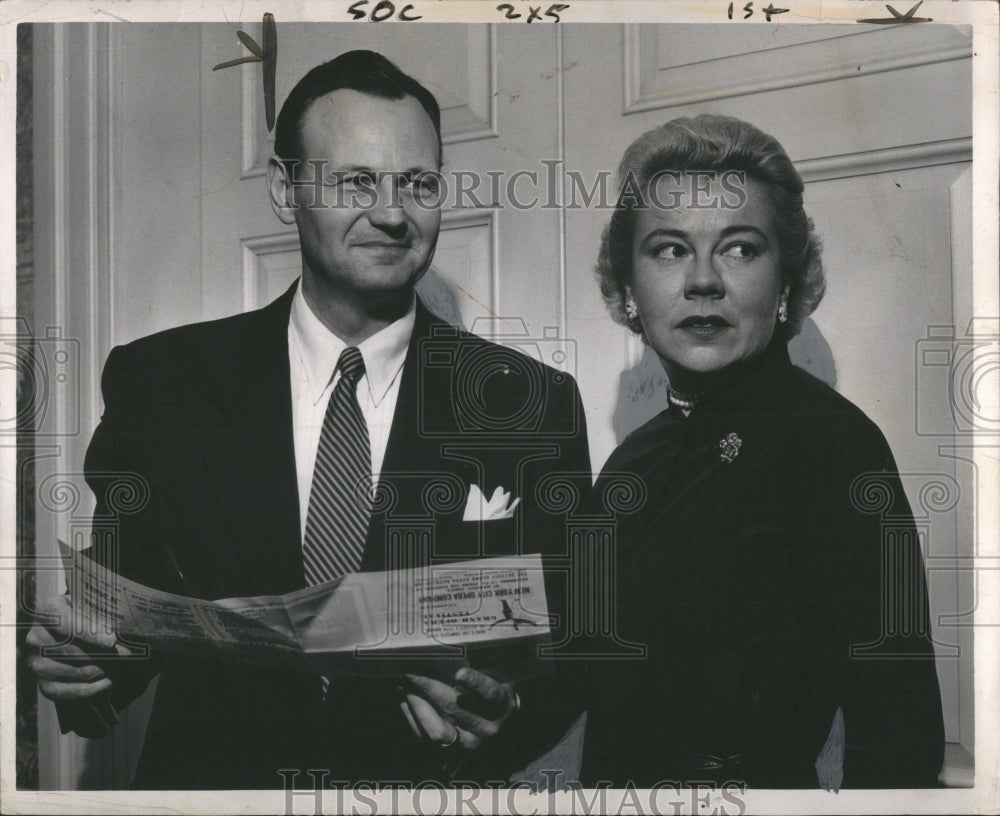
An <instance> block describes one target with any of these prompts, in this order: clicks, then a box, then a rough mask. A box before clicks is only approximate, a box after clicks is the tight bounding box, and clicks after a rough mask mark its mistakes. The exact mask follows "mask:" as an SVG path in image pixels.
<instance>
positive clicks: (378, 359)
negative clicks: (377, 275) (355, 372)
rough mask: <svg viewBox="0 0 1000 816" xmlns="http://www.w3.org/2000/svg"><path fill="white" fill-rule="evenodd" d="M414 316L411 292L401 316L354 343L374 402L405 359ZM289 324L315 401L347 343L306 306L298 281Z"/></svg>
mask: <svg viewBox="0 0 1000 816" xmlns="http://www.w3.org/2000/svg"><path fill="white" fill-rule="evenodd" d="M416 317H417V296H416V295H415V294H414V296H413V300H412V301H411V302H410V308H409V309H408V310H407V312H406V314H405V315H403V316H402V317H401V318H399V320H397V321H395V322H394V323H390V324H389V325H388V326H386V327H385V328H384V329H382V330H381V331H379V332H377V333H376V334H373V335H372V336H371V337H369V338H368V339H367V340H364V341H363V342H361V343H360V344H359V345H358V350H359V351H360V352H361V356H362V358H364V361H365V377H366V378H367V380H368V389H369V393H370V395H371V400H372V403H373V404H374V405H378V404H379V403H381V402H382V400H383V399H384V398H385V395H386V393H387V392H388V390H389V387H390V386H391V385H392V383H393V381H394V380H395V379H396V376H397V375H398V374H399V371H400V369H402V367H403V363H404V362H405V361H406V349H407V348H408V346H409V344H410V337H411V335H412V334H413V326H414V323H415V322H416ZM290 323H291V328H292V332H291V334H292V337H293V338H294V341H295V345H296V347H297V350H298V353H299V358H300V359H301V361H302V366H303V369H304V370H305V372H306V377H307V378H308V380H309V399H310V401H311V402H312V403H313V404H316V403H317V402H319V400H320V399H322V397H323V394H324V392H325V391H326V389H327V387H328V386H329V385H330V382H331V380H332V379H333V373H334V370H335V369H336V367H337V360H338V359H340V353H341V352H342V351H343V350H344V349H345V348H347V344H346V343H345V342H344V341H343V340H341V339H340V338H339V337H337V335H335V334H334V333H333V332H332V331H330V330H329V329H328V328H327V327H326V326H324V325H323V322H322V321H321V320H320V319H319V318H318V317H317V316H316V315H315V314H314V313H313V311H312V309H310V308H309V304H308V303H306V299H305V296H304V295H303V294H302V281H301V280H300V281H299V285H298V288H297V289H296V290H295V296H294V297H293V299H292V311H291V317H290Z"/></svg>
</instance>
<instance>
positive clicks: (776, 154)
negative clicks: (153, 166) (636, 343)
mask: <svg viewBox="0 0 1000 816" xmlns="http://www.w3.org/2000/svg"><path fill="white" fill-rule="evenodd" d="M693 170H717V171H725V170H736V171H743V172H745V173H746V176H747V178H752V179H756V180H757V181H759V182H760V183H761V184H763V185H764V188H765V189H766V190H767V195H768V201H769V204H770V209H771V214H772V216H773V218H774V227H775V231H776V232H777V234H778V243H779V245H780V247H779V248H780V251H781V279H782V283H785V284H788V286H789V293H788V322H787V323H779V324H778V325H777V327H776V334H777V335H778V336H780V337H782V338H783V339H784V340H786V341H787V340H790V339H791V338H792V337H794V336H795V335H796V334H798V332H799V330H800V329H801V328H802V323H803V321H804V320H805V319H806V318H807V317H808V316H809V315H810V314H812V312H813V310H814V309H815V308H816V306H817V305H819V302H820V300H821V299H822V297H823V292H824V290H825V288H826V283H825V276H824V274H823V264H822V261H821V259H820V255H821V251H822V249H821V245H820V241H819V238H818V237H817V236H816V233H815V231H814V230H813V223H812V219H810V218H809V217H808V216H807V215H806V213H805V210H804V209H803V206H802V193H803V190H804V189H805V187H804V185H803V183H802V177H801V176H800V175H799V173H798V171H797V170H796V169H795V167H794V165H793V164H792V161H791V159H789V158H788V154H787V153H786V152H785V149H784V148H783V147H782V146H781V144H780V143H779V142H778V140H777V139H775V138H774V137H773V136H769V135H768V134H766V133H764V132H763V131H761V130H759V129H758V128H756V127H754V126H753V125H751V124H749V123H748V122H744V121H742V120H740V119H734V118H733V117H731V116H712V115H709V114H703V115H701V116H696V117H694V118H690V119H689V118H681V119H674V120H672V121H670V122H667V123H666V124H664V125H660V127H658V128H654V129H653V130H650V131H648V132H646V133H644V134H643V135H642V136H640V137H639V138H638V139H636V140H635V141H634V142H633V143H632V144H631V145H629V147H628V149H627V150H626V151H625V155H624V156H623V157H622V162H621V166H620V167H619V169H618V175H619V179H620V183H621V185H622V194H621V196H620V197H619V200H618V204H617V206H616V207H615V210H614V212H613V213H612V216H611V223H610V224H608V226H607V227H606V228H605V230H604V235H603V236H602V240H601V248H600V253H599V255H598V259H597V268H596V270H595V272H596V275H597V278H598V281H599V283H600V285H601V294H602V295H604V301H605V303H606V304H607V307H608V311H609V312H610V313H611V317H612V318H613V319H614V320H615V321H616V322H617V323H621V324H623V325H625V326H628V327H629V328H630V329H631V330H632V331H634V332H635V333H636V334H639V335H640V336H642V337H643V339H645V335H644V334H643V331H642V323H641V321H640V319H639V318H638V317H632V318H630V317H629V316H628V315H627V314H626V312H625V286H626V285H627V284H630V283H631V282H632V243H633V240H634V238H635V220H636V218H635V215H636V211H637V209H638V208H639V207H641V206H644V205H645V202H644V201H637V200H636V196H635V195H631V196H630V195H627V194H626V191H627V190H633V191H636V192H639V194H640V196H642V195H644V194H645V190H646V189H647V186H648V185H649V183H650V181H651V179H653V178H654V177H655V176H656V175H657V174H658V173H663V172H666V171H679V172H684V171H693Z"/></svg>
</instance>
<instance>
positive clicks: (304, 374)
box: [288, 281, 417, 540]
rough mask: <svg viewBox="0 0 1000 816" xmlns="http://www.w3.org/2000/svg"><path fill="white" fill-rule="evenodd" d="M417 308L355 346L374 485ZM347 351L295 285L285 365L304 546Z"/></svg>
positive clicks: (387, 435)
mask: <svg viewBox="0 0 1000 816" xmlns="http://www.w3.org/2000/svg"><path fill="white" fill-rule="evenodd" d="M416 314H417V302H416V296H414V299H413V302H412V303H411V304H410V309H409V311H407V313H406V314H405V315H403V317H401V318H400V319H399V320H397V321H396V322H395V323H392V324H390V325H389V326H386V327H385V328H384V329H382V331H380V332H378V333H377V334H373V335H372V336H371V337H369V338H368V339H367V340H365V341H363V342H362V343H361V344H360V345H358V350H359V351H360V352H361V357H362V358H363V359H364V361H365V375H364V376H363V377H362V378H361V379H360V380H358V390H357V395H358V404H359V405H360V406H361V413H362V414H363V415H364V417H365V422H367V423H368V438H369V440H370V442H371V456H372V461H371V466H372V478H373V480H374V481H377V480H378V477H379V474H380V473H381V472H382V462H383V461H384V460H385V449H386V445H387V444H388V442H389V430H390V428H391V427H392V417H393V414H394V413H395V411H396V399H397V397H398V396H399V381H400V379H402V371H403V363H404V361H405V360H406V349H407V347H408V346H409V344H410V336H411V335H412V334H413V324H414V322H415V320H416ZM345 348H347V344H346V343H344V341H343V340H341V339H340V338H339V337H337V335H335V334H334V333H333V332H331V331H330V330H329V329H328V328H327V327H326V326H324V325H323V323H322V322H321V321H320V319H319V318H318V317H316V315H315V314H313V311H312V309H310V308H309V304H308V303H306V299H305V296H304V295H303V294H302V283H301V281H300V282H299V286H298V288H297V289H296V290H295V296H294V298H293V299H292V312H291V315H290V317H289V320H288V363H289V368H290V371H291V381H292V434H293V436H294V440H295V470H296V472H297V474H298V486H299V520H300V522H301V525H302V526H301V534H302V538H303V540H304V539H305V534H306V514H307V513H308V511H309V492H310V490H311V488H312V478H313V469H314V468H315V466H316V451H317V449H318V448H319V436H320V431H321V430H322V429H323V417H324V416H325V415H326V405H327V403H328V402H329V401H330V395H331V394H332V393H333V387H334V385H336V383H337V380H339V379H340V374H339V372H338V373H337V376H336V378H334V369H335V368H336V367H337V360H339V359H340V353H341V352H342V351H343V350H344V349H345Z"/></svg>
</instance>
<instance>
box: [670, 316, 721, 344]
mask: <svg viewBox="0 0 1000 816" xmlns="http://www.w3.org/2000/svg"><path fill="white" fill-rule="evenodd" d="M730 327H731V324H730V323H729V321H728V320H726V319H725V318H722V317H720V316H719V315H692V316H691V317H686V318H684V319H683V320H682V321H681V322H680V323H679V324H678V328H679V329H681V330H682V331H684V332H685V333H687V334H689V335H692V336H694V337H698V338H701V339H711V338H713V337H717V336H718V335H720V334H722V333H723V332H724V331H725V330H726V329H728V328H730Z"/></svg>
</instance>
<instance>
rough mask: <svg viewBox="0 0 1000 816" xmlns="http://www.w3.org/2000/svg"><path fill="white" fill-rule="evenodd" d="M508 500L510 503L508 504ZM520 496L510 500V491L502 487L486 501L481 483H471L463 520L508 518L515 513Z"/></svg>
mask: <svg viewBox="0 0 1000 816" xmlns="http://www.w3.org/2000/svg"><path fill="white" fill-rule="evenodd" d="M508 502H510V505H509V506H508ZM520 502H521V499H520V497H518V498H516V499H514V501H513V502H511V501H510V493H508V492H507V491H506V490H504V489H503V488H502V487H498V488H497V489H496V490H494V491H493V495H492V496H490V500H489V501H486V497H485V496H484V495H483V491H482V490H480V489H479V485H469V499H468V501H467V502H466V503H465V512H464V513H463V514H462V521H496V520H497V519H508V518H511V517H512V516H513V515H514V508H515V507H517V505H518V504H520Z"/></svg>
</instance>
